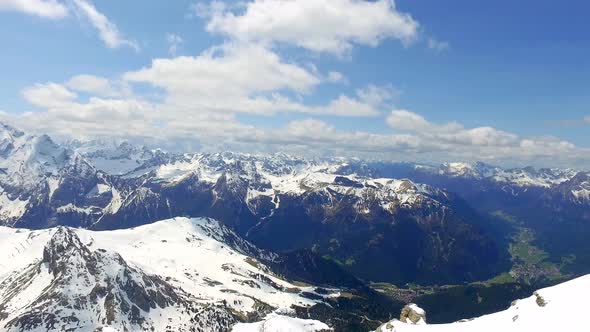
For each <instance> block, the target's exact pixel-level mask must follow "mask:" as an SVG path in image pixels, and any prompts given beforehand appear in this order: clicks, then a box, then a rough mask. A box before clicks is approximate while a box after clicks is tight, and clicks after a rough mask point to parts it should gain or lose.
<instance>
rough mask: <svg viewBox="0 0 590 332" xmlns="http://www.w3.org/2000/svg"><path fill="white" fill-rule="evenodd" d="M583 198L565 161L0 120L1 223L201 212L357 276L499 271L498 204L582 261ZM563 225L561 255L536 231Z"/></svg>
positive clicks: (588, 194)
mask: <svg viewBox="0 0 590 332" xmlns="http://www.w3.org/2000/svg"><path fill="white" fill-rule="evenodd" d="M588 207H590V174H589V173H587V172H582V171H575V170H570V169H566V170H561V169H533V168H530V167H527V168H522V169H502V168H500V167H493V166H489V165H486V164H483V163H474V164H469V163H448V164H443V165H439V166H431V165H422V164H413V163H388V162H364V161H358V160H348V159H339V158H330V159H324V160H307V159H303V158H297V157H290V156H287V155H283V154H274V155H268V156H255V155H248V154H239V153H230V152H226V153H217V154H200V153H195V154H187V153H184V154H178V153H167V152H164V151H161V150H153V149H147V148H144V147H138V146H133V145H131V144H128V143H125V142H124V143H120V144H117V143H113V142H109V141H88V142H81V141H71V142H68V143H65V144H57V143H55V142H54V141H53V140H52V139H51V138H50V137H49V136H46V135H42V136H35V135H29V134H26V133H24V132H22V131H20V130H18V129H15V128H12V127H10V126H7V125H0V224H2V225H6V226H11V227H26V228H31V229H44V228H48V227H53V226H57V225H66V226H71V227H82V228H87V229H94V230H105V229H125V228H130V227H134V226H139V225H144V224H148V223H151V222H154V221H157V220H162V219H167V218H172V217H177V216H190V217H211V218H215V219H217V220H220V221H221V222H223V223H224V224H225V225H227V226H228V227H230V228H231V229H233V230H234V231H235V232H236V233H237V234H239V235H240V236H242V237H244V238H246V239H248V240H249V241H251V242H252V243H254V244H256V245H257V246H259V247H261V248H264V249H269V250H273V251H277V252H284V253H287V252H293V251H297V250H310V251H312V252H313V253H314V254H316V255H319V256H323V257H324V258H328V259H331V260H333V261H335V262H337V263H338V264H340V265H341V266H342V267H343V268H344V269H345V270H347V271H349V272H351V273H353V274H354V275H355V276H356V277H358V278H361V279H364V280H374V281H389V282H393V283H396V284H405V283H409V282H415V283H420V284H444V283H458V282H464V281H474V280H482V279H487V278H490V277H492V276H494V275H496V274H498V273H499V272H500V271H502V270H505V269H507V267H508V266H509V261H508V260H509V257H508V254H507V252H506V251H507V250H506V243H504V239H505V238H506V237H507V236H509V233H510V232H511V230H510V229H509V228H510V227H508V226H507V227H503V226H502V227H501V226H500V225H499V224H498V223H497V222H496V221H494V220H493V218H491V217H490V214H491V213H494V212H498V211H502V212H504V213H506V214H509V215H511V216H515V217H516V218H518V220H519V222H520V223H524V225H525V226H526V227H529V228H533V229H534V230H535V232H537V240H538V241H540V243H541V246H542V247H544V248H546V249H547V250H548V251H549V252H550V253H551V254H553V253H555V257H562V256H566V255H568V254H573V255H576V260H577V261H578V262H585V261H586V260H587V259H590V257H589V256H590V254H584V250H585V249H590V245H589V244H586V241H585V240H583V239H585V238H587V237H584V236H585V235H587V234H588V235H590V227H587V225H588V223H589V222H590V221H589V220H590V215H589V212H588V211H590V209H588ZM564 225H568V226H567V227H564ZM574 230H575V235H576V237H574V238H573V240H572V241H573V242H568V246H569V248H573V250H570V251H571V252H567V251H568V250H566V249H565V248H562V247H560V243H557V244H555V242H553V244H552V243H551V242H550V241H549V240H550V239H549V238H545V237H546V236H547V237H550V236H557V237H558V238H559V237H561V238H563V240H564V241H565V238H566V237H568V236H570V235H572V234H571V232H572V231H574ZM572 243H574V244H575V245H574V246H572V245H571V244H572ZM578 248H579V249H578ZM587 252H588V253H590V250H588V251H587ZM375 262H382V263H383V264H375ZM588 266H590V264H588ZM576 272H583V271H576Z"/></svg>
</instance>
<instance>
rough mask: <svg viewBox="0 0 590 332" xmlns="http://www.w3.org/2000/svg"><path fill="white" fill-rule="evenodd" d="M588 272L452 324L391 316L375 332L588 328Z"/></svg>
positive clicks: (573, 331) (579, 330)
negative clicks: (504, 307) (407, 320)
mask: <svg viewBox="0 0 590 332" xmlns="http://www.w3.org/2000/svg"><path fill="white" fill-rule="evenodd" d="M588 300H590V275H586V276H584V277H580V278H577V279H574V280H571V281H569V282H565V283H563V284H560V285H557V286H553V287H549V288H544V289H541V290H539V291H537V292H535V295H533V296H531V297H529V298H526V299H522V300H517V301H515V302H514V303H513V304H512V306H511V307H510V308H508V309H507V310H504V311H501V312H497V313H494V314H490V315H486V316H481V317H478V318H475V319H472V320H467V321H460V322H456V323H452V324H434V325H412V324H406V323H402V322H400V321H398V320H393V321H391V322H389V323H386V324H384V325H383V326H381V327H380V328H379V329H378V330H377V332H447V331H449V332H463V331H465V332H474V331H476V332H488V331H489V332H492V331H493V332H500V331H519V332H520V331H525V332H528V331H534V332H542V331H551V332H553V331H558V332H559V331H563V332H565V331H567V332H584V331H590V325H589V323H588V317H587V316H588V313H589V311H588Z"/></svg>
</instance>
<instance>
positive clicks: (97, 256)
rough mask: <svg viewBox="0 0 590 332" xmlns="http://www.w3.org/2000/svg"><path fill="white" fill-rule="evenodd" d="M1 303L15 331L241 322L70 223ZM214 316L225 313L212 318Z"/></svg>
mask: <svg viewBox="0 0 590 332" xmlns="http://www.w3.org/2000/svg"><path fill="white" fill-rule="evenodd" d="M0 304H1V305H0V309H2V311H3V312H2V313H1V314H0V324H2V321H4V322H5V324H6V325H5V328H6V329H7V330H8V331H13V330H14V331H29V330H45V331H66V330H78V329H81V330H87V331H95V330H100V329H103V328H106V327H109V328H114V329H115V330H118V331H124V330H150V329H151V330H158V331H163V330H164V329H165V328H166V327H168V328H171V329H172V330H174V331H193V330H194V329H193V328H190V326H191V325H192V324H193V323H195V322H197V321H201V324H202V325H201V326H205V327H209V328H205V329H204V330H208V331H217V330H218V329H219V328H221V329H224V328H225V329H227V328H228V327H229V326H230V325H231V324H233V323H235V318H234V317H233V315H232V314H231V313H229V312H228V311H227V310H226V309H222V308H217V307H211V306H200V305H197V303H196V302H195V301H194V300H192V299H191V296H190V295H189V294H187V293H185V292H184V291H182V290H181V289H179V288H176V287H173V286H171V285H170V284H168V283H167V282H166V281H164V280H163V279H162V278H161V277H159V276H156V275H149V274H146V273H144V272H143V271H142V270H141V269H139V268H137V267H133V266H130V265H129V264H128V263H127V262H126V261H125V260H124V259H123V258H122V257H121V256H120V255H119V254H117V253H113V252H109V251H106V250H91V249H90V248H89V247H88V246H86V245H84V244H83V243H82V241H81V240H80V238H79V237H78V236H77V234H75V232H74V231H73V230H70V229H67V228H58V229H57V230H55V232H54V233H53V235H52V236H51V238H50V240H49V241H48V242H47V244H46V245H45V248H44V250H43V259H42V260H41V261H34V262H33V263H32V264H31V265H29V266H28V267H26V268H24V269H22V270H17V271H15V272H13V273H12V274H10V275H9V277H8V278H6V279H5V280H4V281H2V283H1V284H0ZM163 314H166V315H167V316H168V317H169V319H167V320H165V319H162V318H161V316H162V315H163ZM213 316H215V317H219V318H221V319H219V320H218V321H217V322H207V320H208V319H209V318H211V317H213ZM171 322H173V323H174V324H171Z"/></svg>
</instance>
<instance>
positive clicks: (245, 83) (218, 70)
mask: <svg viewBox="0 0 590 332" xmlns="http://www.w3.org/2000/svg"><path fill="white" fill-rule="evenodd" d="M124 78H125V79H126V80H128V81H133V82H146V83H151V84H153V85H154V86H157V87H160V88H163V89H165V90H166V91H167V92H168V93H169V95H170V97H171V98H178V99H185V100H192V99H195V98H196V97H206V96H210V97H212V98H218V97H227V96H229V97H235V96H239V97H246V96H249V95H251V94H254V93H263V92H272V91H278V90H282V89H289V90H293V91H296V92H300V93H305V92H308V91H310V90H311V89H312V88H313V87H314V86H316V85H317V84H319V83H320V79H319V78H318V77H316V76H315V75H314V74H312V73H311V72H309V71H308V70H306V69H304V68H303V67H300V66H298V65H296V64H292V63H287V62H284V61H283V60H282V59H281V58H280V57H279V56H278V55H277V54H276V53H273V52H272V51H269V50H268V49H266V48H264V47H261V46H257V45H235V44H226V45H223V46H220V47H213V48H211V49H209V50H207V51H205V52H203V53H202V54H200V55H199V56H196V57H189V56H181V57H177V58H173V59H155V60H153V61H152V64H151V66H150V67H147V68H144V69H141V70H139V71H135V72H128V73H126V74H125V75H124Z"/></svg>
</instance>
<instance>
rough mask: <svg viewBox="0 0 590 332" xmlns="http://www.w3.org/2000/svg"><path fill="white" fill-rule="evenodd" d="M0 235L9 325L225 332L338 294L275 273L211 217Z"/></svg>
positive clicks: (1, 291) (4, 322) (1, 299)
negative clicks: (125, 227) (118, 227)
mask: <svg viewBox="0 0 590 332" xmlns="http://www.w3.org/2000/svg"><path fill="white" fill-rule="evenodd" d="M0 239H1V240H0V256H2V257H1V259H0V262H1V263H0V329H6V330H7V331H65V330H76V331H98V330H102V331H108V330H109V328H110V329H113V330H117V331H138V330H155V331H224V330H229V329H230V328H231V327H232V326H234V325H235V324H236V323H238V322H253V321H259V320H263V319H265V316H267V315H269V314H272V315H271V316H269V317H266V320H271V321H276V320H277V319H279V320H284V321H286V322H287V323H288V322H290V321H291V320H292V318H288V316H285V313H289V312H291V308H292V307H293V306H299V307H309V306H313V305H314V304H316V303H319V302H321V301H322V299H323V298H329V297H338V296H339V292H338V291H336V290H326V289H323V290H322V292H321V293H318V292H316V288H315V287H313V286H309V285H308V286H301V285H299V286H296V285H293V284H291V283H289V282H287V281H285V280H283V279H281V278H280V277H278V276H277V275H275V274H274V273H273V272H271V270H270V269H269V268H268V267H266V266H265V265H264V264H263V263H262V262H261V261H259V260H258V258H261V259H266V260H272V259H274V258H276V255H274V254H272V253H269V252H265V251H261V250H259V249H257V248H255V247H254V246H253V245H252V244H250V243H248V242H246V241H244V240H242V239H241V238H240V237H239V236H237V235H236V234H235V233H234V232H232V231H231V230H229V229H227V228H226V227H224V226H223V225H221V224H220V223H219V222H217V221H214V220H212V219H187V218H176V219H172V220H165V221H161V222H157V223H154V224H151V225H147V226H143V227H140V228H135V229H129V230H120V231H104V232H93V231H86V230H80V229H71V228H65V227H59V228H55V229H48V230H41V231H28V230H23V229H11V228H0ZM248 254H251V255H255V256H250V255H248ZM256 257H258V258H256ZM295 321H296V320H293V322H295ZM300 321H301V323H304V324H308V323H310V324H316V322H314V321H305V320H300ZM260 324H264V323H260ZM317 324H319V323H317ZM321 326H325V325H321Z"/></svg>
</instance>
